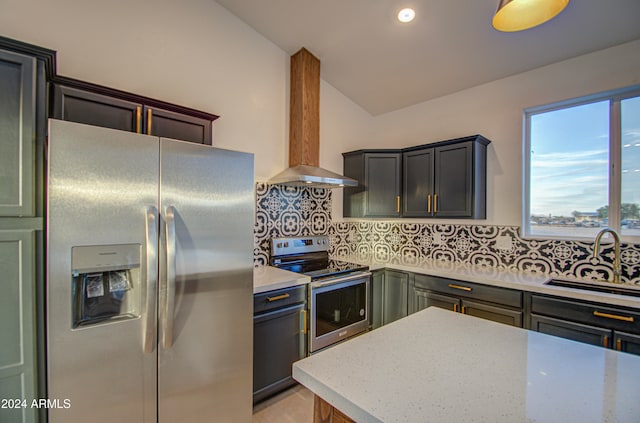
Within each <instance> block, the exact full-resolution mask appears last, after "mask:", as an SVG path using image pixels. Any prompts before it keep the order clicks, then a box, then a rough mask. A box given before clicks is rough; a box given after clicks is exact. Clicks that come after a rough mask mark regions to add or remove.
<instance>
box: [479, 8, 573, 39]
mask: <svg viewBox="0 0 640 423" xmlns="http://www.w3.org/2000/svg"><path fill="white" fill-rule="evenodd" d="M568 4H569V0H500V3H499V4H498V10H497V11H496V14H495V15H494V17H493V22H492V23H493V27H494V28H495V29H497V30H498V31H503V32H516V31H523V30H525V29H529V28H533V27H534V26H538V25H540V24H542V23H544V22H546V21H548V20H550V19H552V18H554V17H555V16H557V15H558V14H559V13H560V12H562V11H563V10H564V8H565V7H567V5H568Z"/></svg>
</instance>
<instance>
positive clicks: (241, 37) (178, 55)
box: [0, 0, 640, 225]
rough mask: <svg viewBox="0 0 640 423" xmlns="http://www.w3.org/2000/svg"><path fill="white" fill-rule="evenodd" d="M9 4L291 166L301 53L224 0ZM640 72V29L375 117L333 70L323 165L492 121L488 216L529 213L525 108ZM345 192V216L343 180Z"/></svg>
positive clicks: (33, 32) (28, 23)
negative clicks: (293, 98)
mask: <svg viewBox="0 0 640 423" xmlns="http://www.w3.org/2000/svg"><path fill="white" fill-rule="evenodd" d="M0 10H1V11H2V13H0V35H3V36H6V37H10V38H14V39H17V40H21V41H25V42H29V43H32V44H36V45H40V46H43V47H47V48H51V49H53V50H56V51H58V73H59V74H60V75H64V76H69V77H72V78H77V79H82V80H86V81H89V82H93V83H97V84H102V85H106V86H111V87H114V88H119V89H122V90H125V91H130V92H134V93H138V94H141V95H145V96H148V97H152V98H157V99H161V100H165V101H169V102H173V103H176V104H180V105H184V106H188V107H192V108H196V109H201V110H204V111H207V112H210V113H215V114H218V115H220V116H221V118H220V119H218V120H217V121H216V123H215V130H214V144H215V145H216V146H219V147H223V148H230V149H236V150H242V151H249V152H253V153H255V155H256V157H255V159H256V165H255V176H256V180H258V181H264V180H267V179H268V178H269V177H271V176H273V175H274V174H276V173H278V172H279V171H281V170H282V169H284V168H285V167H287V165H288V153H287V152H288V147H287V142H288V137H289V134H288V132H289V129H288V125H289V123H288V121H289V112H288V103H289V56H288V54H287V53H285V52H284V51H282V50H280V49H279V48H278V47H276V46H275V45H273V44H272V43H271V42H269V41H267V40H266V39H265V38H263V37H262V36H261V35H260V34H258V33H257V32H255V31H254V30H253V29H251V28H250V27H249V26H247V25H246V24H244V23H243V22H241V21H239V20H238V19H237V18H236V17H235V16H233V15H232V14H231V13H229V12H228V11H227V10H226V9H224V8H222V7H221V6H220V5H219V4H218V3H216V2H215V1H213V0H182V1H179V2H178V1H172V0H156V1H151V0H136V1H127V0H110V1H101V2H98V1H92V0H56V1H51V0H0ZM487 60H490V59H487ZM470 71H472V68H470ZM639 83H640V41H635V42H632V43H627V44H624V45H621V46H617V47H613V48H610V49H607V50H603V51H600V52H596V53H593V54H589V55H585V56H581V57H578V58H574V59H571V60H567V61H564V62H560V63H556V64H553V65H550V66H546V67H543V68H540V69H537V70H534V71H530V72H526V73H523V74H519V75H515V76H512V77H508V78H504V79H501V80H498V81H495V82H492V83H489V84H485V85H481V86H478V87H475V88H471V89H468V90H464V91H461V92H458V93H455V94H452V95H449V96H446V97H441V98H438V99H435V100H432V101H427V102H424V103H420V104H417V105H415V106H411V107H407V108H405V109H401V110H398V111H395V112H392V113H388V114H385V115H380V116H375V117H373V116H371V115H369V114H368V113H366V112H365V111H363V110H362V109H361V108H360V107H358V106H357V105H355V104H354V103H353V102H351V101H350V100H349V99H347V98H346V97H344V96H343V95H342V94H341V93H340V92H338V91H337V90H336V89H335V88H333V87H332V86H331V85H329V84H327V83H326V82H325V81H322V83H321V92H320V96H321V101H320V165H321V166H322V167H325V168H327V169H329V170H333V171H341V170H342V156H341V153H342V152H345V151H350V150H355V149H358V148H386V147H404V146H410V145H416V144H422V143H426V142H431V141H439V140H443V139H448V138H455V137H459V136H466V135H471V134H475V133H480V134H483V135H484V136H486V137H487V138H489V139H491V140H492V141H493V142H492V144H491V146H490V149H489V158H488V169H489V170H488V210H487V220H486V221H482V223H487V224H508V225H519V224H520V221H521V197H522V195H521V191H522V187H521V180H522V177H521V167H522V152H521V150H522V109H523V108H526V107H531V106H535V105H540V104H546V103H550V102H554V101H558V100H563V99H567V98H572V97H576V96H581V95H585V94H590V93H594V92H599V91H604V90H609V89H613V88H619V87H623V86H627V85H632V84H639ZM333 200H334V201H333V212H334V213H333V216H334V219H337V220H340V219H341V217H340V216H341V215H342V192H341V191H340V190H334V191H333ZM456 222H459V223H479V222H477V221H470V222H465V221H456Z"/></svg>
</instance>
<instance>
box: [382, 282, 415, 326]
mask: <svg viewBox="0 0 640 423" xmlns="http://www.w3.org/2000/svg"><path fill="white" fill-rule="evenodd" d="M383 298H384V301H383V306H382V324H383V325H386V324H388V323H391V322H394V321H396V320H398V319H401V318H403V317H406V316H407V314H408V312H409V308H408V301H409V274H408V273H405V272H398V271H395V270H385V272H384V284H383Z"/></svg>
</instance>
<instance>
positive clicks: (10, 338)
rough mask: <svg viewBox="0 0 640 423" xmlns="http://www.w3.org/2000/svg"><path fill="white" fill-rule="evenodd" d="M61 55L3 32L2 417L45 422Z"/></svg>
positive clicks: (0, 79) (3, 419)
mask: <svg viewBox="0 0 640 423" xmlns="http://www.w3.org/2000/svg"><path fill="white" fill-rule="evenodd" d="M54 58H55V53H54V52H53V51H50V50H46V49H41V48H39V47H36V46H32V45H29V44H25V43H21V42H18V41H15V40H11V39H8V38H4V37H0V181H1V183H0V274H1V275H2V278H0V339H1V340H2V342H0V398H1V399H6V400H9V399H12V400H16V399H17V400H22V401H25V404H26V407H20V408H7V407H5V406H3V407H1V408H0V422H23V423H24V422H35V421H38V419H40V420H41V421H44V419H45V418H46V412H44V411H40V410H38V409H37V408H32V407H31V401H32V400H33V399H34V398H44V397H46V392H44V389H43V388H42V389H41V387H43V386H44V372H43V371H42V369H44V362H45V349H44V336H43V332H44V320H43V319H44V311H43V310H44V309H43V306H42V304H43V302H44V282H43V280H44V276H43V275H44V271H43V257H44V254H43V253H44V242H43V231H42V229H43V226H44V218H43V213H44V145H45V132H46V114H47V111H46V100H45V99H46V80H47V74H48V72H50V71H51V70H52V68H53V66H52V63H53V61H54Z"/></svg>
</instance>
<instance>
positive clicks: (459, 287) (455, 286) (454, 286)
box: [449, 283, 473, 291]
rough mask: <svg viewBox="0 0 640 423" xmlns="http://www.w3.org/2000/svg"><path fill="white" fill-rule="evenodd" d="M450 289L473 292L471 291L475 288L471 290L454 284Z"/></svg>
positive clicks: (450, 285)
mask: <svg viewBox="0 0 640 423" xmlns="http://www.w3.org/2000/svg"><path fill="white" fill-rule="evenodd" d="M449 288H453V289H461V290H463V291H471V290H473V288H470V287H468V286H462V285H455V284H452V283H450V284H449Z"/></svg>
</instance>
